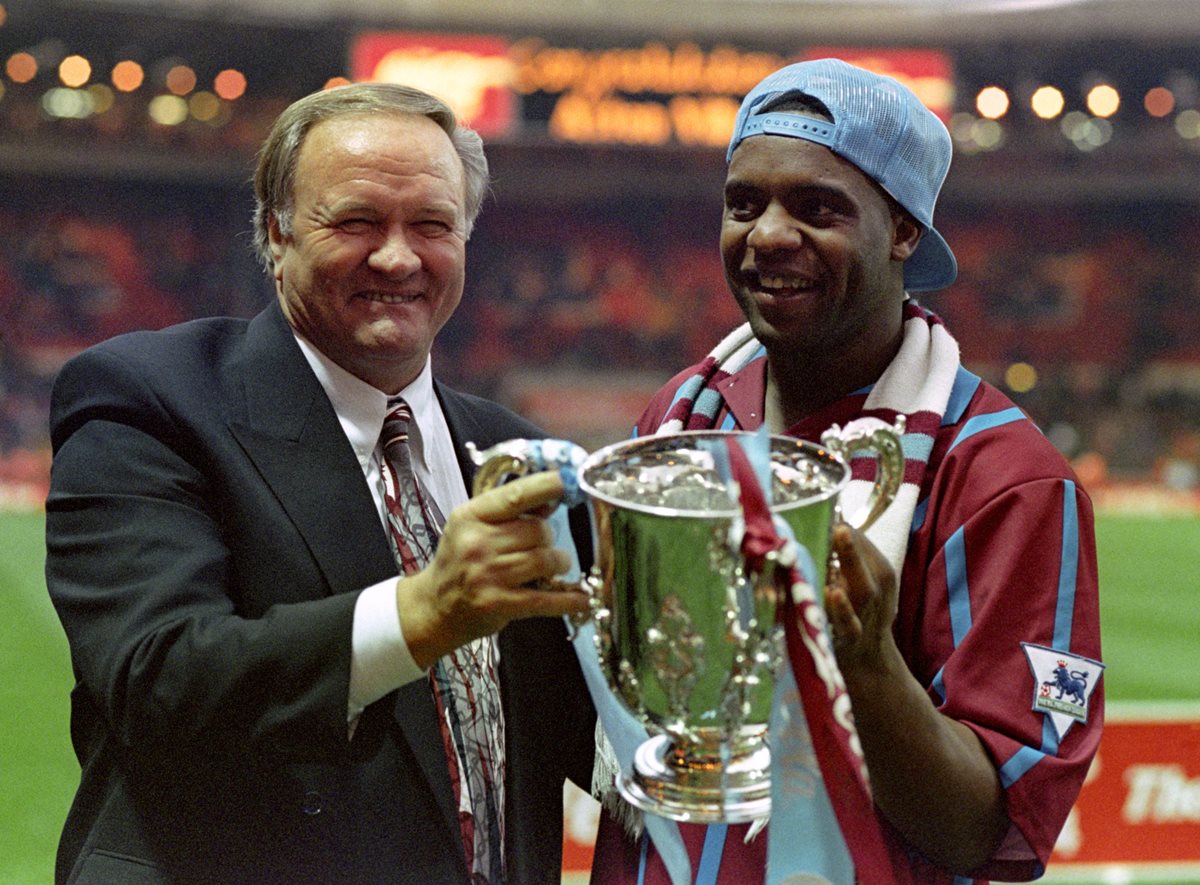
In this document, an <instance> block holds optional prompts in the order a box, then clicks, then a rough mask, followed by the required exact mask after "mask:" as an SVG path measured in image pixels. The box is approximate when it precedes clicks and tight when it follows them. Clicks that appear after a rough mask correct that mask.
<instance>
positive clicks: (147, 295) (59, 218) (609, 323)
mask: <svg viewBox="0 0 1200 885" xmlns="http://www.w3.org/2000/svg"><path fill="white" fill-rule="evenodd" d="M87 193H88V195H89V197H90V199H89V200H87V201H85V202H80V201H79V200H78V199H77V197H78V194H77V195H76V199H74V200H69V199H67V198H66V196H65V195H64V194H63V193H55V192H54V191H53V190H52V189H51V190H39V191H37V192H34V193H27V194H26V200H27V202H26V203H25V204H24V205H14V201H12V200H10V201H8V205H7V207H6V208H5V209H3V210H0V480H3V479H7V480H8V481H10V482H27V483H35V484H39V485H40V483H41V477H42V476H43V475H44V472H45V470H46V466H47V464H48V460H49V459H48V445H49V443H48V439H47V432H46V415H47V408H48V402H49V395H50V389H51V384H52V382H53V378H54V375H55V373H56V371H57V369H58V367H59V366H60V365H61V364H62V362H63V360H65V359H66V358H68V357H69V356H70V355H71V354H73V353H75V352H76V351H78V350H79V349H80V348H82V347H85V346H87V345H88V344H90V343H92V342H95V341H98V340H101V339H103V338H106V337H109V336H111V335H115V334H118V333H121V332H125V331H129V330H133V329H139V328H156V327H161V326H164V325H168V324H170V323H174V322H178V321H181V320H185V319H189V318H192V317H198V316H204V315H210V314H234V315H242V316H249V315H252V314H253V313H255V312H256V311H257V310H258V309H259V308H260V307H261V306H262V305H263V304H265V303H266V300H267V299H268V298H269V297H271V295H270V293H271V290H270V287H269V285H268V281H267V278H266V276H265V274H263V272H262V271H261V269H260V268H259V267H258V266H257V265H256V263H255V259H254V257H253V255H252V253H251V248H250V244H249V234H248V231H249V207H248V206H247V205H240V203H239V201H237V200H222V199H221V198H220V197H214V196H213V194H212V193H210V192H206V191H202V190H201V191H196V192H194V193H192V194H190V195H187V196H182V195H178V194H177V195H176V198H175V200H174V201H173V205H172V204H168V205H164V203H163V201H162V200H160V199H157V198H156V197H155V195H154V193H153V192H149V193H144V192H139V191H138V190H137V189H136V188H133V187H125V186H121V185H105V186H95V185H94V186H92V187H91V188H90V189H88V191H87ZM713 202H714V203H715V202H716V195H715V194H714V195H713ZM717 211H718V209H717V207H716V206H715V205H713V206H709V207H707V208H699V209H697V208H695V207H689V206H669V205H661V206H658V207H657V208H656V209H654V210H653V211H652V212H641V213H638V214H637V216H636V217H635V218H632V219H631V218H630V217H629V216H625V217H620V216H616V215H612V216H606V215H605V214H604V213H603V212H580V211H574V212H570V211H565V210H564V211H562V212H561V213H556V212H546V211H542V210H537V209H533V208H528V207H526V208H517V209H508V210H501V209H499V208H497V207H495V206H492V207H489V208H488V209H487V210H485V213H484V216H483V217H482V218H481V222H480V225H479V228H478V229H477V232H476V234H475V237H474V238H473V240H472V243H471V245H470V247H469V254H470V260H469V281H468V291H467V296H466V298H465V300H464V304H463V306H462V308H461V309H460V311H459V312H458V314H457V315H456V317H455V318H454V320H452V323H451V325H450V326H449V327H448V328H447V329H446V332H445V334H444V335H443V337H442V339H441V341H440V342H439V348H438V350H437V355H436V358H437V359H438V361H439V371H440V373H441V374H442V375H443V376H444V377H446V378H447V380H449V381H451V382H452V383H454V384H456V385H458V386H460V387H463V388H466V389H469V390H473V391H476V392H479V393H484V394H489V395H501V396H503V395H504V390H503V382H504V379H505V378H506V377H507V376H508V374H509V373H512V372H515V371H534V372H547V373H563V372H566V373H570V372H571V371H578V372H584V373H588V374H589V375H590V376H591V378H592V379H593V381H594V380H595V379H596V378H597V377H603V375H604V374H605V373H609V374H611V375H612V376H613V377H614V378H618V377H620V376H621V374H622V373H629V372H639V373H643V374H647V373H649V374H657V375H658V376H659V377H665V376H666V375H668V374H670V373H672V372H673V371H675V370H677V369H679V368H681V367H682V366H684V365H686V364H687V363H688V362H690V361H692V360H694V359H696V358H698V357H699V356H701V355H703V353H705V352H706V351H707V350H708V348H710V347H711V346H712V344H714V343H715V341H716V340H717V339H718V338H719V337H720V335H721V334H722V333H723V332H724V331H725V330H727V329H729V328H731V327H732V326H733V325H734V324H735V323H737V322H738V321H739V319H740V317H739V314H738V311H737V308H736V306H735V305H734V304H733V301H732V299H731V298H730V297H729V295H728V293H727V290H726V287H725V283H724V279H723V275H722V269H721V265H720V260H719V257H718V253H717V248H716V227H717ZM940 226H941V227H942V228H943V229H944V231H945V233H946V236H947V238H948V239H949V240H950V242H951V243H953V244H954V246H955V249H956V251H957V254H958V257H959V261H960V265H961V270H960V277H959V280H958V282H957V283H956V284H955V285H954V286H953V287H952V288H951V289H949V290H947V291H945V292H943V293H935V294H932V295H930V296H927V297H926V298H925V299H924V300H925V303H926V304H927V305H928V306H930V307H932V308H933V309H935V310H937V311H938V312H940V313H941V314H942V315H943V316H944V317H945V318H946V320H947V322H948V323H949V325H950V327H951V329H952V330H954V332H955V334H956V335H957V337H958V338H959V340H960V342H961V344H962V347H963V351H964V354H965V356H966V362H967V364H968V365H969V366H971V367H972V368H973V369H974V370H976V371H978V372H980V373H982V374H985V375H987V376H988V377H989V378H992V379H993V380H996V381H998V382H999V383H1001V384H1003V385H1004V386H1005V387H1006V388H1007V389H1008V390H1009V391H1010V392H1011V393H1012V395H1013V396H1014V398H1015V399H1016V400H1017V402H1018V403H1019V404H1020V405H1022V407H1024V408H1025V409H1026V410H1027V411H1028V412H1029V413H1030V414H1031V415H1032V417H1033V418H1034V419H1035V420H1036V421H1037V422H1038V423H1039V425H1040V426H1041V427H1042V429H1043V431H1044V432H1046V433H1047V434H1048V435H1049V436H1050V437H1051V439H1052V440H1053V441H1054V442H1055V443H1056V444H1057V445H1059V446H1060V448H1062V450H1063V451H1064V452H1065V453H1066V454H1067V455H1068V456H1070V457H1072V458H1073V459H1075V460H1076V463H1077V464H1078V465H1079V466H1080V469H1081V471H1082V472H1083V473H1084V474H1085V479H1087V480H1088V481H1089V482H1091V483H1097V482H1102V481H1104V480H1106V479H1114V480H1139V481H1140V480H1146V479H1151V478H1153V479H1155V480H1157V481H1159V482H1161V483H1163V484H1165V485H1167V486H1170V487H1172V488H1177V489H1181V490H1185V489H1193V490H1194V489H1197V488H1200V253H1197V251H1196V250H1195V249H1194V248H1192V246H1193V245H1194V243H1196V242H1197V241H1198V239H1200V222H1198V221H1197V220H1196V219H1193V218H1190V216H1189V215H1188V214H1187V213H1179V214H1174V215H1173V214H1172V213H1170V212H1166V213H1164V212H1161V211H1159V212H1158V213H1157V217H1155V218H1153V219H1149V218H1137V217H1130V216H1128V215H1123V216H1120V217H1114V216H1113V215H1112V214H1109V215H1099V214H1086V213H1075V212H1070V211H1067V210H1055V211H1043V212H1040V213H1039V212H1025V211H1022V212H1020V213H1018V214H1017V215H1016V216H1015V217H1009V216H1006V215H1004V214H999V213H997V214H994V215H991V216H988V217H983V218H978V217H972V218H966V219H960V218H955V217H954V216H953V215H948V216H947V217H946V219H945V220H944V221H943V222H942V224H941V225H940ZM581 399H582V398H581ZM578 408H580V409H585V410H586V409H588V408H589V404H588V403H587V402H585V401H580V402H579V403H578ZM622 420H623V419H622ZM623 429H624V428H623V427H619V426H614V428H613V432H614V434H617V433H620V432H621V431H622V430H623ZM614 438H616V437H614Z"/></svg>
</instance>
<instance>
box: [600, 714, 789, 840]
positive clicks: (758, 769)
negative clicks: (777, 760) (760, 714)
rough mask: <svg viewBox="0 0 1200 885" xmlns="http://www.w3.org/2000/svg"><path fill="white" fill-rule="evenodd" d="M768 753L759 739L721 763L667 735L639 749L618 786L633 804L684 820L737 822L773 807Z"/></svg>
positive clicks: (654, 739) (769, 810)
mask: <svg viewBox="0 0 1200 885" xmlns="http://www.w3.org/2000/svg"><path fill="white" fill-rule="evenodd" d="M770 771H771V753H770V750H768V749H767V746H766V744H760V745H758V746H757V747H755V748H753V749H752V750H751V751H750V752H749V753H746V754H744V755H740V756H738V757H736V758H735V759H732V760H730V761H729V762H728V763H727V764H725V765H722V764H721V763H720V762H714V761H713V760H712V759H711V758H706V759H691V758H689V757H688V756H687V755H686V753H680V752H679V751H677V749H676V746H675V744H674V743H673V742H672V741H671V739H670V738H668V737H667V736H666V735H658V736H657V737H653V738H651V739H650V740H648V741H646V742H645V743H643V744H642V745H641V746H640V747H638V749H637V753H636V754H635V755H634V761H633V773H632V774H631V775H624V774H622V775H620V776H619V777H618V778H617V789H618V790H619V791H620V793H621V795H622V796H623V797H624V799H625V801H626V802H628V803H629V804H630V805H633V806H634V807H635V808H640V809H641V810H642V811H648V812H650V813H651V814H657V815H659V816H660V817H665V818H670V819H671V820H677V821H684V822H688V823H702V824H718V823H726V824H738V823H746V822H749V821H752V820H755V819H757V818H760V817H766V816H767V815H768V814H770V813H771V777H770Z"/></svg>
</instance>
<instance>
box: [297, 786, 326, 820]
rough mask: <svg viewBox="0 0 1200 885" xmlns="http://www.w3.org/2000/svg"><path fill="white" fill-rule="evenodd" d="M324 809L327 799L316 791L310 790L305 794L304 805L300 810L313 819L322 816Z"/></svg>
mask: <svg viewBox="0 0 1200 885" xmlns="http://www.w3.org/2000/svg"><path fill="white" fill-rule="evenodd" d="M324 807H325V798H324V797H323V796H322V795H321V794H320V793H318V792H317V791H316V790H310V791H309V792H307V793H305V794H304V803H303V804H302V805H301V806H300V810H301V811H303V812H304V813H305V814H307V815H309V816H310V817H311V816H313V815H316V814H320V813H321V809H322V808H324Z"/></svg>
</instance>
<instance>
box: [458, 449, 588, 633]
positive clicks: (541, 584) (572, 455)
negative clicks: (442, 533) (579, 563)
mask: <svg viewBox="0 0 1200 885" xmlns="http://www.w3.org/2000/svg"><path fill="white" fill-rule="evenodd" d="M467 454H468V455H469V456H470V458H471V461H472V462H473V463H474V464H475V465H476V467H478V468H479V469H478V470H476V471H475V479H474V481H473V482H472V484H471V496H472V497H474V496H475V495H480V494H483V493H484V492H486V491H490V490H491V489H495V488H499V487H500V486H502V485H504V483H506V482H508V481H509V480H510V479H517V478H518V477H522V476H527V475H528V474H530V473H537V472H539V471H541V470H555V469H557V470H558V471H559V473H560V475H561V476H562V478H563V484H564V485H565V486H566V487H567V496H566V498H565V501H564V502H565V503H567V504H568V505H570V504H575V503H577V500H576V499H581V494H582V493H581V492H580V491H579V479H578V469H579V465H580V464H582V463H583V461H584V459H585V458H587V452H586V451H584V450H583V449H582V448H581V447H579V446H577V445H575V444H574V443H570V442H566V441H565V440H558V439H510V440H508V441H507V442H502V443H497V444H496V445H494V446H490V447H488V448H486V449H483V450H482V451H481V450H480V449H479V448H477V447H476V445H475V444H474V443H472V442H468V443H467ZM530 586H532V587H536V588H537V589H539V590H578V591H579V592H581V593H585V594H587V595H588V597H589V598H591V599H593V600H594V599H595V597H596V593H595V581H594V579H592V578H591V577H588V576H585V577H582V578H580V579H579V580H578V581H564V580H562V579H561V578H549V579H545V580H538V581H534V582H532V583H531V584H530ZM593 608H594V605H593ZM586 620H587V617H586V616H585V617H583V618H582V619H580V620H578V621H576V624H577V625H578V623H581V622H582V621H586Z"/></svg>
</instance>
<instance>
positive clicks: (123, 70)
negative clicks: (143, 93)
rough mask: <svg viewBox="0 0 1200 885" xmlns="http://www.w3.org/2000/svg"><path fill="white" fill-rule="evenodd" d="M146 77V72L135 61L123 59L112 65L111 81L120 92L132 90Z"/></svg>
mask: <svg viewBox="0 0 1200 885" xmlns="http://www.w3.org/2000/svg"><path fill="white" fill-rule="evenodd" d="M145 79H146V72H145V71H143V70H142V66H141V65H140V64H138V63H137V62H136V61H130V60H129V59H125V60H124V61H119V62H117V63H116V64H115V65H113V69H112V82H113V86H116V87H117V88H118V89H120V90H121V91H122V92H133V91H134V90H135V89H137V88H138V87H139V86H141V85H142V81H143V80H145Z"/></svg>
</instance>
